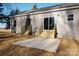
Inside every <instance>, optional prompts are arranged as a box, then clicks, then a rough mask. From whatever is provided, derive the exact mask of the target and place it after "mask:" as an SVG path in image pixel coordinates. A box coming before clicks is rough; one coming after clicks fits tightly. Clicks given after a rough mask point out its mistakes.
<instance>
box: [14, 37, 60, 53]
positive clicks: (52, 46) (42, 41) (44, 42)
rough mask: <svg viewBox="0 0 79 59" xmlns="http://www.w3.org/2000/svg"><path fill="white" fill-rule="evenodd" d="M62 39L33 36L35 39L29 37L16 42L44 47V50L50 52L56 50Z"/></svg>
mask: <svg viewBox="0 0 79 59" xmlns="http://www.w3.org/2000/svg"><path fill="white" fill-rule="evenodd" d="M60 41H61V39H48V38H47V39H46V38H33V39H29V40H24V41H20V42H16V43H14V44H16V45H21V46H26V47H32V48H37V49H42V50H47V51H50V52H56V51H57V48H58V47H59V44H60Z"/></svg>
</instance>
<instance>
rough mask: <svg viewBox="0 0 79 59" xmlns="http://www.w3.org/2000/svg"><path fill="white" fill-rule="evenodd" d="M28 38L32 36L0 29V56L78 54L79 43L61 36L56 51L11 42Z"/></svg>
mask: <svg viewBox="0 0 79 59" xmlns="http://www.w3.org/2000/svg"><path fill="white" fill-rule="evenodd" d="M28 38H32V37H31V36H29V37H28V36H20V35H16V34H10V32H9V31H6V32H5V31H0V56H79V44H78V43H77V42H76V41H75V40H74V39H69V38H61V39H62V40H61V43H60V45H59V47H58V50H57V52H56V53H55V52H49V51H44V50H40V49H35V48H30V47H25V46H19V45H13V44H12V43H14V42H17V41H21V40H25V39H26V40H28Z"/></svg>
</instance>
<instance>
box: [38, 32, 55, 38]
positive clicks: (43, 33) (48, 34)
mask: <svg viewBox="0 0 79 59" xmlns="http://www.w3.org/2000/svg"><path fill="white" fill-rule="evenodd" d="M39 37H44V38H54V31H43V32H42V33H41V35H40V36H39Z"/></svg>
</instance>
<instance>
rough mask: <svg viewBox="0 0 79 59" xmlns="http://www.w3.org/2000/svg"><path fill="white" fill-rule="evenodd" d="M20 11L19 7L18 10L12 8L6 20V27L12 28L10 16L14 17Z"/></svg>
mask: <svg viewBox="0 0 79 59" xmlns="http://www.w3.org/2000/svg"><path fill="white" fill-rule="evenodd" d="M19 12H20V10H19V9H16V10H14V9H12V10H11V12H10V14H9V15H8V18H7V20H6V27H7V29H9V28H10V17H9V16H12V17H13V16H14V15H16V14H18V13H19Z"/></svg>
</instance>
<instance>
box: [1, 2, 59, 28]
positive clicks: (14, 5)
mask: <svg viewBox="0 0 79 59" xmlns="http://www.w3.org/2000/svg"><path fill="white" fill-rule="evenodd" d="M34 4H35V3H10V4H9V6H8V8H10V9H16V8H18V9H19V10H20V11H25V10H30V9H32V6H33V5H34ZM58 4H59V3H36V5H37V8H41V7H48V6H54V5H58ZM3 12H4V14H8V13H9V12H10V11H9V10H7V8H5V7H4V11H3ZM5 26H6V24H1V23H0V28H5Z"/></svg>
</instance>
